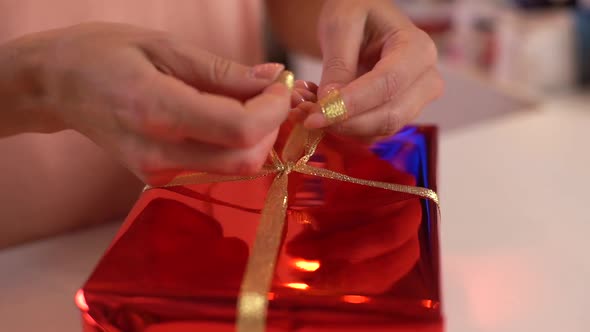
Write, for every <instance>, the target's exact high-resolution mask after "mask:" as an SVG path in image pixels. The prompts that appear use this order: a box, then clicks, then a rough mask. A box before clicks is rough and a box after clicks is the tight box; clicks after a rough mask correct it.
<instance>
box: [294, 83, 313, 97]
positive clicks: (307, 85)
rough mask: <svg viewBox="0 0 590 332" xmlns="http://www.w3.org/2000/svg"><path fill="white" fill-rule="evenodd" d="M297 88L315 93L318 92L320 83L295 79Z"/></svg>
mask: <svg viewBox="0 0 590 332" xmlns="http://www.w3.org/2000/svg"><path fill="white" fill-rule="evenodd" d="M295 88H297V89H304V90H307V91H309V92H311V93H313V94H317V93H318V85H317V84H315V83H313V82H311V81H304V80H297V81H295Z"/></svg>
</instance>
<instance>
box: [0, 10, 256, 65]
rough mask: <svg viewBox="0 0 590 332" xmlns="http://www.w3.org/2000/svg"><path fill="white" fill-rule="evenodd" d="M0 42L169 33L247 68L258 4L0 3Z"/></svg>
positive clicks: (252, 59) (251, 60)
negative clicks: (92, 25)
mask: <svg viewBox="0 0 590 332" xmlns="http://www.w3.org/2000/svg"><path fill="white" fill-rule="evenodd" d="M0 13H1V14H0V16H1V18H0V42H2V41H4V40H7V39H10V38H14V37H17V36H20V35H23V34H26V33H30V32H35V31H41V30H47V29H52V28H58V27H65V26H69V25H74V24H77V23H81V22H88V21H107V22H119V23H129V24H133V25H137V26H143V27H146V28H152V29H158V30H165V31H170V32H171V33H174V34H176V35H180V36H183V37H185V38H189V39H191V40H194V42H195V43H196V44H198V45H199V46H200V47H202V48H205V49H207V50H209V51H211V52H213V53H215V54H218V55H221V56H224V57H227V58H230V59H233V60H235V61H239V62H242V63H247V64H254V63H259V62H261V61H262V59H263V53H262V35H261V33H262V20H263V8H262V1H260V0H215V1H210V0H173V1H170V0H125V1H117V0H51V1H43V0H18V1H13V0H0Z"/></svg>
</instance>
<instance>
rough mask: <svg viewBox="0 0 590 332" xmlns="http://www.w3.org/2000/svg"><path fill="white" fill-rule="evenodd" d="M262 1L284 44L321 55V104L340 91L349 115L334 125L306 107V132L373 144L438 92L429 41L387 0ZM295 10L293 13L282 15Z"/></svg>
mask: <svg viewBox="0 0 590 332" xmlns="http://www.w3.org/2000/svg"><path fill="white" fill-rule="evenodd" d="M267 1H268V2H269V8H270V9H271V14H272V16H273V22H274V25H275V27H276V28H277V31H278V33H279V35H280V37H281V38H282V39H283V41H284V42H285V43H286V44H287V45H288V46H289V47H291V48H295V49H297V50H298V51H304V52H308V53H316V52H317V51H321V52H320V53H321V57H322V61H323V71H322V79H321V82H320V86H319V92H318V97H319V99H320V100H321V99H322V98H324V97H325V96H326V94H327V93H328V91H329V90H331V89H339V90H340V94H341V96H342V98H343V100H344V104H345V105H346V108H347V110H348V116H347V118H346V119H340V120H338V121H337V123H333V122H332V121H330V120H329V119H326V118H325V117H324V116H323V115H322V113H321V110H320V106H319V105H315V106H312V105H310V104H307V103H304V104H302V105H301V108H302V109H303V110H305V111H311V114H310V115H309V117H308V118H307V119H306V120H305V125H306V126H307V127H309V128H323V127H329V129H330V130H331V131H333V132H334V133H336V134H340V135H345V136H353V137H357V138H362V139H363V140H373V139H375V138H379V137H381V136H389V135H391V134H393V133H395V132H396V131H398V130H399V129H401V128H402V127H403V126H404V125H405V124H407V123H408V122H409V121H411V120H412V119H414V118H415V117H416V116H417V115H418V114H419V113H420V112H421V110H422V109H423V108H424V107H425V106H426V105H427V104H428V103H430V102H431V101H432V100H434V99H435V98H437V97H438V96H440V95H441V93H442V90H443V83H442V80H441V76H440V74H439V73H438V71H437V68H436V65H437V50H436V47H435V45H434V43H433V41H432V40H431V38H430V37H429V36H428V35H427V34H426V33H425V32H423V31H422V30H420V29H418V28H417V27H416V26H415V25H414V24H413V23H412V22H411V21H410V20H409V19H408V18H407V17H406V16H405V15H404V14H403V13H401V12H400V11H399V10H398V9H397V8H395V6H394V5H393V3H392V1H391V0H325V1H313V0H308V1H298V2H292V1H287V2H283V1H280V0H267ZM293 11H294V12H297V15H287V14H285V13H287V12H293ZM316 13H319V14H316ZM314 15H315V16H314ZM290 17H293V19H290ZM316 44H319V48H320V50H316V48H317V47H316Z"/></svg>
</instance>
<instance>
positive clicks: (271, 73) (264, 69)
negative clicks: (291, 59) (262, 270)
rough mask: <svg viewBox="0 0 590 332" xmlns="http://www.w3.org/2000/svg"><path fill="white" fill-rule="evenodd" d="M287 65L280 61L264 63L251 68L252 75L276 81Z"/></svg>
mask: <svg viewBox="0 0 590 332" xmlns="http://www.w3.org/2000/svg"><path fill="white" fill-rule="evenodd" d="M284 69H285V66H284V65H283V64H280V63H263V64H260V65H256V66H254V67H252V68H251V69H250V75H251V76H252V77H254V78H257V79H262V80H269V81H274V80H276V79H277V77H279V75H280V74H281V72H282V71H283V70H284Z"/></svg>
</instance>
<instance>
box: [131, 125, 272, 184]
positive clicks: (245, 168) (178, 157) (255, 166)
mask: <svg viewBox="0 0 590 332" xmlns="http://www.w3.org/2000/svg"><path fill="white" fill-rule="evenodd" d="M277 133H278V131H274V132H272V133H270V134H269V135H268V136H267V137H265V138H264V139H262V140H261V142H260V143H259V144H257V145H256V146H254V147H251V148H244V149H241V148H234V149H228V148H224V147H219V146H214V145H210V144H204V143H199V142H194V141H185V142H182V143H169V142H157V141H149V142H144V143H142V144H141V146H138V147H136V148H135V149H136V150H137V153H136V154H138V156H137V157H136V161H130V162H131V164H132V165H133V167H132V169H133V170H134V171H135V173H136V174H139V175H140V177H141V178H142V180H143V181H145V182H146V183H148V184H152V185H159V184H162V183H168V182H169V181H170V180H171V179H172V178H174V176H176V175H178V174H179V173H181V172H182V171H199V172H208V173H215V174H231V175H251V174H255V173H256V172H258V171H260V169H261V168H262V165H263V164H264V162H265V161H266V158H267V156H268V154H269V152H270V150H271V148H272V146H273V144H274V141H275V139H276V136H277ZM130 155H133V154H130Z"/></svg>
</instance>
